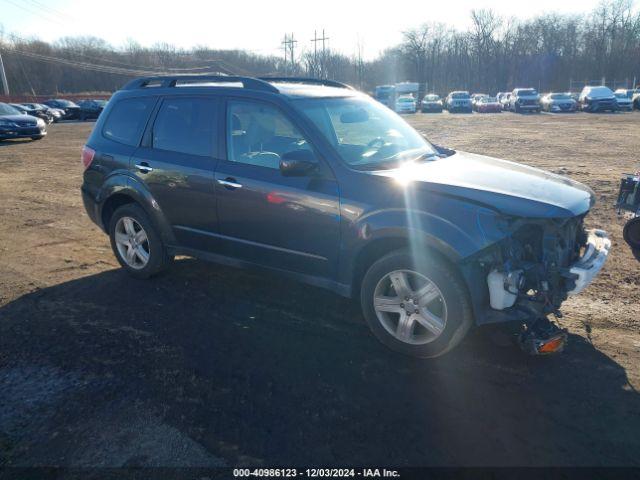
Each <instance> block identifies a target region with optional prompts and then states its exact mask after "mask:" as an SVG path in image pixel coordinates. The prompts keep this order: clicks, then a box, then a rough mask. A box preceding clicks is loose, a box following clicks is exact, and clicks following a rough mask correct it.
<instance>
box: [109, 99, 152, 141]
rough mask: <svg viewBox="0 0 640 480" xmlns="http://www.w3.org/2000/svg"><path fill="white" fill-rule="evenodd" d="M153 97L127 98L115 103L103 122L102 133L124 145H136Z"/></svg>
mask: <svg viewBox="0 0 640 480" xmlns="http://www.w3.org/2000/svg"><path fill="white" fill-rule="evenodd" d="M154 103H155V98H151V97H145V98H128V99H125V100H122V101H120V102H118V103H116V104H115V105H114V106H113V108H112V109H111V112H110V113H109V117H108V118H107V121H106V122H105V124H104V127H103V129H102V134H103V135H104V136H105V137H107V138H108V139H111V140H114V141H116V142H118V143H123V144H125V145H131V146H136V145H138V143H139V142H140V135H142V129H143V128H144V126H145V124H146V122H147V118H148V117H149V112H150V111H151V109H152V108H153V104H154Z"/></svg>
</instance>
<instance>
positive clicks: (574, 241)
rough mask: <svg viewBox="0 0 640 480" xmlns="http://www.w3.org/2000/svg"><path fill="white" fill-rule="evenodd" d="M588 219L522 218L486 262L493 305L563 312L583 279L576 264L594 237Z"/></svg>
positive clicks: (542, 311) (544, 312) (537, 312)
mask: <svg viewBox="0 0 640 480" xmlns="http://www.w3.org/2000/svg"><path fill="white" fill-rule="evenodd" d="M582 221H583V219H582V217H573V218H568V219H556V220H555V221H552V222H550V221H548V220H545V221H540V222H535V221H531V220H528V221H527V222H526V223H524V222H523V223H522V224H520V225H518V223H517V222H518V221H516V223H515V225H514V233H513V234H512V235H511V236H510V237H508V238H507V239H505V240H504V241H503V242H502V243H501V244H500V247H499V248H498V249H497V250H494V257H493V259H492V260H491V261H490V262H484V265H486V266H487V267H488V268H487V273H486V274H487V284H488V287H489V300H490V305H491V308H493V309H495V310H504V309H508V308H511V307H514V306H520V307H526V308H527V309H532V310H534V311H535V312H536V314H535V316H546V315H548V314H552V313H555V312H557V311H558V309H559V308H560V305H561V304H562V302H563V301H564V300H566V299H567V295H568V292H569V291H571V290H573V289H575V288H576V280H579V279H580V278H581V277H580V275H578V274H577V272H573V273H572V272H571V271H570V269H571V268H572V267H573V266H574V265H575V264H576V263H577V262H578V261H579V260H580V259H581V257H582V255H583V254H584V253H585V252H586V251H587V250H586V247H587V246H588V243H587V240H588V238H589V237H588V235H587V233H586V232H585V230H584V227H583V222H582ZM607 252H608V249H607ZM605 258H606V255H605ZM598 270H599V268H596V269H594V271H596V272H597V271H598ZM585 280H587V279H586V275H585Z"/></svg>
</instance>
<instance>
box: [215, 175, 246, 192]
mask: <svg viewBox="0 0 640 480" xmlns="http://www.w3.org/2000/svg"><path fill="white" fill-rule="evenodd" d="M218 183H219V184H220V185H222V186H224V188H227V189H229V190H235V189H236V188H242V184H241V183H238V182H237V181H236V179H235V178H231V177H227V178H225V179H224V180H221V179H218Z"/></svg>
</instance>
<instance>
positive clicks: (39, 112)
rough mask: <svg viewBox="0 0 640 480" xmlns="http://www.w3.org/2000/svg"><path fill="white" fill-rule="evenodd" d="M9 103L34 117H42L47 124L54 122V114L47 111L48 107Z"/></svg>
mask: <svg viewBox="0 0 640 480" xmlns="http://www.w3.org/2000/svg"><path fill="white" fill-rule="evenodd" d="M9 105H11V106H12V107H13V108H15V109H16V110H19V111H20V112H22V113H24V114H25V115H31V116H33V117H37V118H41V119H42V120H44V121H45V122H46V123H47V124H49V123H51V122H53V115H51V114H49V113H48V112H47V108H36V107H31V106H27V105H25V104H23V103H10V104H9Z"/></svg>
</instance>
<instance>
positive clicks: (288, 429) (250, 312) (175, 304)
mask: <svg viewBox="0 0 640 480" xmlns="http://www.w3.org/2000/svg"><path fill="white" fill-rule="evenodd" d="M408 120H409V121H410V122H411V123H412V124H413V125H415V126H416V127H417V128H418V129H419V130H420V131H422V132H423V133H425V134H426V135H427V137H428V138H430V139H431V140H432V141H434V142H436V143H439V144H442V145H446V146H451V147H453V148H456V149H461V150H467V151H471V152H477V153H482V154H487V155H493V156H497V157H501V158H506V159H512V160H515V161H519V162H523V163H527V164H529V165H534V166H538V167H542V168H546V169H549V170H553V171H555V172H559V173H563V174H565V175H568V176H570V177H572V178H574V179H576V180H579V181H581V182H584V183H586V184H587V185H589V186H590V187H591V188H593V189H594V191H595V192H596V194H597V197H598V204H597V206H596V207H595V209H594V210H593V212H592V213H591V214H590V215H589V217H588V224H589V226H592V227H599V228H603V229H605V230H607V231H609V232H610V234H611V236H612V238H613V250H612V254H611V257H610V259H609V261H608V264H607V265H606V267H605V269H604V271H603V272H602V273H601V274H600V276H599V277H598V279H597V280H596V282H595V283H594V284H593V285H591V286H590V287H589V288H588V289H587V290H586V291H585V292H584V293H583V294H581V295H580V296H577V297H575V298H573V299H571V300H570V301H568V302H567V303H566V304H565V306H564V309H563V312H564V314H565V318H564V319H563V321H562V324H563V326H565V327H567V328H568V329H569V331H570V343H569V346H568V348H567V349H566V351H565V352H564V353H562V354H561V355H558V356H554V357H546V358H531V357H526V356H524V355H522V354H521V353H520V352H519V351H518V350H517V349H515V348H514V347H511V346H498V344H497V343H496V342H495V339H493V337H492V335H489V334H488V332H486V331H482V330H475V331H473V332H472V333H471V334H470V335H469V337H468V338H467V339H466V340H465V341H464V342H463V344H462V345H461V346H460V347H458V348H457V349H456V350H454V351H453V352H451V353H450V354H448V355H447V356H445V357H443V358H440V359H436V360H432V361H416V360H411V359H407V358H404V357H400V356H398V355H396V354H393V353H390V352H388V351H387V350H386V349H385V348H383V347H382V346H381V345H379V344H378V343H377V341H376V340H375V339H374V338H373V337H372V336H371V335H370V334H369V333H368V330H367V327H366V325H365V324H364V321H363V319H362V318H361V316H360V314H359V313H358V311H357V308H356V307H355V306H354V305H353V304H352V303H351V302H349V301H347V300H345V299H342V298H339V297H337V296H335V295H333V294H331V293H328V292H325V291H322V290H319V289H315V288H311V287H308V286H302V285H298V284H294V283H291V282H289V281H285V280H282V279H278V278H274V277H268V278H266V277H264V276H260V275H257V274H255V273H251V272H243V271H237V270H233V269H230V268H223V267H219V266H215V265H211V264H206V263H204V262H198V261H195V260H191V259H182V260H179V261H178V262H176V265H175V267H174V268H173V269H172V270H171V271H169V272H168V273H167V274H164V275H162V276H160V277H158V278H154V279H152V280H150V281H139V280H134V279H132V278H130V277H128V276H127V275H126V274H124V273H123V272H122V271H121V270H120V269H119V268H117V264H116V261H115V260H114V258H113V255H112V253H111V250H110V247H109V243H108V239H107V237H106V236H104V235H103V234H102V233H101V232H100V231H99V230H98V228H97V227H95V226H94V225H93V224H92V223H91V222H90V221H89V219H88V218H87V216H86V215H85V213H84V210H83V207H82V203H81V199H80V195H79V185H80V182H81V175H82V167H81V163H80V148H81V146H82V145H83V143H84V141H85V139H86V138H87V136H88V134H89V132H90V130H91V128H92V124H90V123H86V124H80V123H66V124H55V125H52V126H51V127H50V128H49V136H48V137H47V138H45V139H44V140H41V141H38V142H30V141H26V142H4V143H0V465H22V466H31V465H62V466H133V465H141V466H217V465H229V466H236V465H256V466H259V465H262V466H274V465H278V466H290V465H324V466H327V465H343V466H344V465H362V466H379V465H385V466H388V465H395V466H415V465H479V466H482V465H491V466H493V465H635V466H640V455H639V453H640V435H639V434H638V432H640V395H639V394H638V388H640V295H639V293H640V264H639V263H638V262H636V260H635V259H634V258H633V257H632V255H631V253H630V251H629V249H628V248H627V246H626V244H625V243H624V241H623V240H622V234H621V230H622V224H623V221H622V220H621V219H619V218H617V216H616V214H615V212H614V210H613V202H614V200H615V194H616V190H617V186H618V181H619V176H620V173H621V172H629V171H633V170H636V169H638V168H639V167H640V163H639V160H640V159H639V157H638V152H639V151H640V135H638V128H639V126H640V113H637V112H634V113H630V114H615V115H589V114H575V115H565V116H562V115H558V116H555V115H546V114H541V115H531V116H526V115H516V114H510V113H503V114H493V115H492V114H489V115H477V114H473V115H448V114H442V115H422V114H418V115H412V116H409V117H408ZM284 292H286V294H283V293H284Z"/></svg>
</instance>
